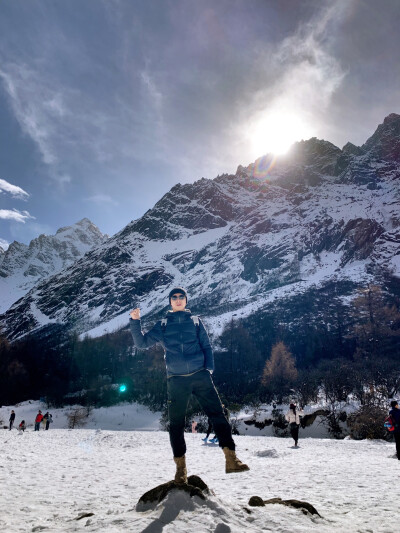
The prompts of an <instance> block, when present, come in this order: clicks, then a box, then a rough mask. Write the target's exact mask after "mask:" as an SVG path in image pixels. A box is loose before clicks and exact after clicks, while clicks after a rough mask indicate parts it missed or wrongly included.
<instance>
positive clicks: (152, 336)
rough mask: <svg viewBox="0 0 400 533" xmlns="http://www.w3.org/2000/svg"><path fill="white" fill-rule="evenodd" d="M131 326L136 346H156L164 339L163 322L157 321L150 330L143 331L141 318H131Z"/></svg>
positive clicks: (142, 347)
mask: <svg viewBox="0 0 400 533" xmlns="http://www.w3.org/2000/svg"><path fill="white" fill-rule="evenodd" d="M129 327H130V329H131V334H132V337H133V342H134V343H135V346H136V348H139V349H141V350H142V349H145V348H150V347H151V346H154V345H155V344H156V343H157V342H159V341H161V340H162V330H161V323H160V322H157V323H156V324H155V325H154V326H153V327H152V328H151V330H150V331H148V332H147V333H143V331H142V325H141V322H140V319H136V320H133V319H132V318H130V319H129Z"/></svg>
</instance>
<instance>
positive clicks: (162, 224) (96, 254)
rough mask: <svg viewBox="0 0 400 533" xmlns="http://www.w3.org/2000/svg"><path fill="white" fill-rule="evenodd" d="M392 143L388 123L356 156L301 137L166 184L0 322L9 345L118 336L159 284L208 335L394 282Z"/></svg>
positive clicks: (156, 307) (160, 303)
mask: <svg viewBox="0 0 400 533" xmlns="http://www.w3.org/2000/svg"><path fill="white" fill-rule="evenodd" d="M381 126H382V127H381ZM390 136H392V139H391V141H390ZM371 139H372V140H371ZM389 141H390V142H389ZM397 143H400V116H399V115H396V114H391V115H389V116H388V117H386V119H385V121H384V123H383V125H380V126H378V128H377V130H376V131H375V133H374V134H373V135H372V136H371V137H370V138H369V139H368V140H367V141H366V143H365V144H364V145H363V146H362V147H356V146H354V145H351V143H347V144H346V145H345V146H344V147H343V149H342V150H341V149H340V148H338V147H336V146H334V145H333V144H332V143H330V142H329V141H323V140H319V139H316V138H312V139H309V140H307V141H301V142H300V143H296V144H295V145H294V146H293V147H292V149H291V150H290V151H289V153H288V154H287V155H285V156H279V157H273V156H272V155H266V156H263V157H262V158H259V159H257V160H256V161H255V162H254V163H252V164H250V165H248V166H247V167H243V166H239V167H238V169H237V171H236V173H235V174H222V175H220V176H217V177H216V178H215V179H213V180H206V179H204V178H202V179H200V180H197V181H195V182H194V183H192V184H183V185H181V184H177V185H175V186H174V187H172V188H171V190H170V191H168V192H167V193H166V194H165V195H164V196H163V197H162V198H161V199H160V200H159V201H158V202H157V203H156V204H155V205H154V207H153V208H152V209H149V210H148V211H147V212H146V213H145V214H144V215H143V216H142V217H141V218H140V219H138V220H134V221H132V222H130V223H129V224H128V225H127V226H126V227H125V228H123V229H122V230H121V231H120V232H118V233H117V234H116V235H114V236H113V237H111V238H110V239H108V240H107V241H106V242H105V243H104V244H102V245H100V246H98V247H96V248H95V249H93V250H91V251H89V252H88V253H87V254H86V255H85V256H84V257H82V258H80V259H79V260H78V261H77V262H75V263H73V264H72V265H70V266H69V267H68V268H67V269H65V270H63V271H62V272H60V273H59V274H57V275H54V276H52V277H51V278H50V279H47V280H44V281H42V282H40V283H39V284H38V285H37V286H35V287H34V288H33V289H32V290H31V291H30V292H29V293H28V294H27V295H26V296H25V297H24V298H22V299H21V300H20V301H19V302H17V303H16V304H14V305H13V306H12V307H11V308H10V309H9V310H8V311H7V312H6V313H5V314H3V315H2V316H1V317H0V324H1V325H2V327H3V328H4V331H5V332H6V335H7V336H8V337H9V338H10V339H11V340H13V339H16V338H19V337H21V336H23V335H26V334H27V333H29V332H31V331H33V330H40V328H41V327H44V326H46V325H49V324H63V325H64V326H65V327H66V328H67V329H72V330H75V331H77V332H78V333H81V334H83V333H85V332H91V334H101V333H102V332H104V330H106V331H110V329H111V330H112V329H118V328H120V327H123V326H124V325H125V324H126V322H127V317H128V311H129V309H130V308H132V307H133V305H137V304H138V302H139V303H141V307H142V310H143V315H144V316H145V317H146V315H147V318H149V319H152V318H155V317H157V316H159V314H160V310H161V312H162V311H164V310H165V307H166V295H167V294H168V291H169V288H170V286H171V285H183V286H185V287H186V288H187V289H188V290H189V296H190V301H191V304H192V303H193V304H194V305H195V307H196V308H197V309H199V310H200V312H202V313H203V314H204V316H205V318H206V320H208V321H209V323H210V327H211V329H212V330H213V331H214V332H215V333H216V334H217V333H218V332H220V331H221V328H223V326H224V324H226V323H227V322H229V320H230V319H231V317H232V314H233V312H235V314H236V315H237V316H241V317H246V316H249V315H252V314H255V313H264V312H266V310H267V309H268V307H269V306H271V305H274V306H277V305H280V306H281V308H282V309H284V308H290V299H291V298H293V297H294V296H298V295H302V294H303V295H304V296H306V294H307V293H308V292H309V291H310V290H311V289H313V288H315V287H324V286H326V285H327V284H332V282H333V283H336V284H337V285H338V286H339V285H340V286H343V287H346V290H345V292H343V293H342V294H339V297H341V298H343V299H346V298H348V297H351V295H352V294H354V292H355V291H356V289H357V287H360V286H363V285H365V284H368V283H373V282H374V281H376V280H377V279H378V277H379V276H382V273H383V272H384V274H385V276H389V277H393V276H394V277H399V276H400V261H399V256H398V250H399V244H400V229H399V228H400V219H399V190H398V188H399V185H398V184H399V180H398V177H399V175H400V166H399V164H398V161H397V152H396V150H394V151H393V150H391V149H387V147H388V146H389V145H390V144H391V145H392V146H395V147H396V146H397ZM210 300H211V301H212V305H211V306H210V305H209V301H210ZM285 306H286V307H285Z"/></svg>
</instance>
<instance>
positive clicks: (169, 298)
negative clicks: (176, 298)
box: [168, 287, 188, 304]
mask: <svg viewBox="0 0 400 533" xmlns="http://www.w3.org/2000/svg"><path fill="white" fill-rule="evenodd" d="M174 294H184V295H185V298H186V303H187V301H188V297H187V292H186V291H185V289H182V287H175V289H172V291H171V292H170V293H169V294H168V301H169V303H170V304H171V296H173V295H174Z"/></svg>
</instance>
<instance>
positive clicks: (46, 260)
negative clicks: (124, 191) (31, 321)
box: [0, 218, 108, 312]
mask: <svg viewBox="0 0 400 533" xmlns="http://www.w3.org/2000/svg"><path fill="white" fill-rule="evenodd" d="M107 238H108V236H107V235H103V234H102V233H101V231H100V230H99V229H98V228H97V226H95V225H94V224H93V223H92V222H90V220H88V219H87V218H84V219H82V220H81V221H79V222H77V223H76V224H73V225H72V226H67V227H65V228H60V229H59V230H58V231H57V233H56V234H55V235H40V236H39V237H38V238H37V239H33V240H32V241H31V242H30V243H29V246H27V245H26V244H22V243H20V242H17V241H14V242H13V243H11V244H10V246H9V248H8V250H7V251H6V252H4V250H1V251H2V252H3V253H2V254H1V255H0V311H2V312H5V311H6V310H7V309H8V308H9V307H10V306H11V304H13V303H14V302H16V301H17V300H18V299H20V298H21V297H23V296H24V295H25V294H26V293H27V292H29V291H30V289H32V287H34V286H35V285H36V284H37V283H38V282H39V281H41V280H43V279H46V278H48V277H49V276H51V275H53V274H56V273H57V272H60V271H61V270H63V269H65V268H66V267H68V266H69V265H71V264H72V263H74V262H75V261H76V260H77V259H79V258H80V257H82V256H83V255H84V254H85V253H86V252H88V251H89V250H91V249H92V248H93V247H94V246H98V245H100V244H102V243H104V242H105V241H106V240H107Z"/></svg>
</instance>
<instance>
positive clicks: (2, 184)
mask: <svg viewBox="0 0 400 533" xmlns="http://www.w3.org/2000/svg"><path fill="white" fill-rule="evenodd" d="M1 192H7V193H9V194H11V196H13V197H14V198H17V199H18V200H27V199H28V198H29V194H28V193H27V192H26V191H24V190H23V189H21V187H18V185H13V184H12V183H9V182H8V181H6V180H3V179H0V193H1Z"/></svg>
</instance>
